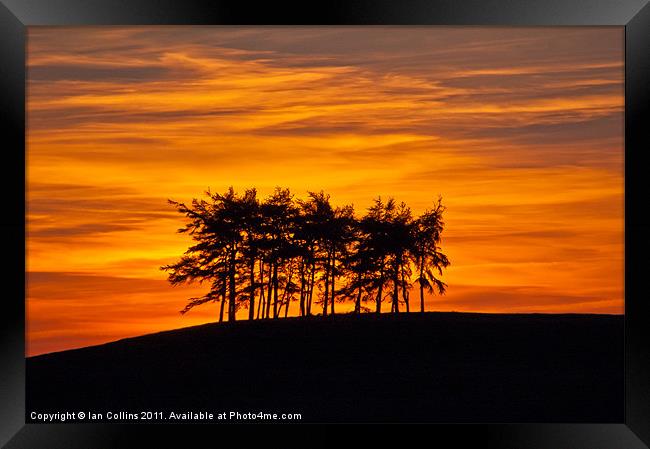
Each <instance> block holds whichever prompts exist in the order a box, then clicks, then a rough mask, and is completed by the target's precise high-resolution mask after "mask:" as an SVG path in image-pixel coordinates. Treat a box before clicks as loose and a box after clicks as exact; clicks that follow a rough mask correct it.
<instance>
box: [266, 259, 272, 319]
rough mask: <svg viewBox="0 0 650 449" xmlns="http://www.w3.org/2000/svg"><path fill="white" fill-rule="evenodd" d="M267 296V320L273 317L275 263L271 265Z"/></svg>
mask: <svg viewBox="0 0 650 449" xmlns="http://www.w3.org/2000/svg"><path fill="white" fill-rule="evenodd" d="M267 288H268V290H267V295H266V318H270V317H271V300H272V297H273V262H271V263H270V264H269V283H268V285H267Z"/></svg>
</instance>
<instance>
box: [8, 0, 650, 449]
mask: <svg viewBox="0 0 650 449" xmlns="http://www.w3.org/2000/svg"><path fill="white" fill-rule="evenodd" d="M150 24H168V25H178V24H230V25H257V24H268V25H273V24H277V25H292V24H296V25H298V24H299V25H338V24H340V25H353V24H358V25H380V24H381V25H408V24H412V25H488V26H490V25H500V26H555V25H585V26H589V25H599V26H600V25H617V26H624V27H625V39H626V43H625V47H626V54H625V67H626V73H625V420H624V422H622V423H619V424H598V423H593V424H570V423H567V424H543V423H540V424H469V425H468V424H464V425H460V424H434V425H432V429H429V430H428V432H429V433H430V441H433V442H435V441H443V440H444V439H451V440H453V441H454V447H495V448H496V447H498V448H518V449H525V448H576V449H577V448H607V449H611V448H629V449H635V448H643V447H647V446H646V445H650V350H649V349H648V347H647V346H646V345H644V343H645V342H647V341H650V338H649V335H648V334H649V333H650V326H649V325H648V324H649V323H650V319H649V318H648V317H649V312H650V305H649V301H648V300H647V294H645V293H646V286H645V282H644V281H645V278H646V276H647V274H646V273H645V271H646V267H647V266H648V263H647V255H648V254H650V237H648V236H649V235H650V213H649V209H650V208H649V207H648V201H647V200H646V198H647V194H648V184H649V183H648V181H647V179H648V177H647V175H646V173H645V171H646V165H645V164H644V163H643V162H644V151H648V149H650V142H649V140H650V139H649V137H648V136H649V133H648V132H647V127H648V123H650V120H649V118H650V117H649V114H648V109H649V106H648V105H649V104H650V33H649V31H650V6H649V5H648V1H647V0H546V1H536V0H509V1H499V0H463V1H460V0H456V1H454V0H402V1H400V2H395V1H390V0H363V1H359V0H356V1H352V0H351V1H347V2H341V1H336V2H334V1H330V2H327V1H322V0H312V1H310V2H303V3H301V4H289V3H288V2H287V3H286V4H281V3H277V2H266V3H261V2H260V3H259V4H253V3H252V2H248V1H245V0H240V1H235V0H214V1H198V0H184V1H178V0H177V1H174V0H0V83H1V85H2V88H1V91H0V111H1V114H2V120H0V123H2V130H3V134H2V137H3V139H2V141H3V145H2V148H3V163H2V171H3V174H2V176H0V179H1V181H0V182H2V192H3V193H4V198H3V208H2V218H1V221H0V226H1V229H2V232H0V235H1V236H2V248H3V249H4V256H5V257H4V259H5V261H6V263H5V264H4V265H5V269H4V272H3V275H4V276H3V279H4V284H5V288H4V289H3V294H2V298H3V301H2V308H1V309H0V320H1V321H2V323H1V324H2V326H1V330H2V333H1V334H0V335H1V337H0V357H1V360H2V363H1V364H0V444H6V447H7V448H22V447H47V448H64V447H65V448H76V447H80V448H91V447H93V448H94V447H131V446H136V445H138V446H139V445H140V444H139V443H138V442H137V441H136V440H137V439H140V438H141V437H144V438H147V440H148V443H149V444H148V445H147V447H153V446H154V445H155V441H161V442H165V444H162V446H170V445H174V443H178V445H179V447H193V444H192V442H193V441H196V440H197V439H199V440H200V439H201V438H204V437H205V438H207V439H206V441H216V440H215V438H216V439H220V438H224V436H223V432H224V428H223V427H222V428H220V429H219V430H218V431H216V430H215V429H214V428H213V427H212V426H209V425H196V426H193V427H192V429H188V428H187V427H186V425H155V426H152V425H142V426H135V425H124V424H121V425H120V424H25V391H24V390H25V339H24V336H25V303H24V297H25V277H24V276H25V270H24V269H25V245H24V242H25V124H26V123H25V71H26V68H25V40H26V27H28V26H36V25H150ZM231 428H232V427H231ZM280 428H281V426H280ZM275 429H277V427H276V428H274V430H273V431H271V430H270V428H269V426H265V429H264V432H265V434H266V435H272V434H273V433H274V432H276V430H275ZM285 429H286V428H285ZM228 432H232V431H231V430H228ZM234 433H236V434H237V435H238V438H239V439H240V441H241V443H242V444H245V443H246V441H247V439H248V438H250V436H249V435H248V434H249V433H250V432H242V429H241V428H238V429H235V431H234ZM366 433H368V434H373V435H374V436H377V435H381V434H382V433H383V430H380V429H373V430H371V431H369V432H368V431H366ZM320 435H323V434H322V433H320ZM136 436H137V437H138V438H137V439H136V438H134V437H136ZM323 436H324V435H323ZM644 443H645V444H644Z"/></svg>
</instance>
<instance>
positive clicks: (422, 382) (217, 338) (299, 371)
mask: <svg viewBox="0 0 650 449" xmlns="http://www.w3.org/2000/svg"><path fill="white" fill-rule="evenodd" d="M26 393H27V421H28V422H31V421H32V420H31V419H30V416H29V415H30V411H37V412H57V411H76V410H84V411H86V412H93V411H95V412H103V413H106V412H107V411H113V412H119V411H127V412H128V411H133V412H138V411H147V410H148V411H164V412H165V413H168V412H169V411H181V412H189V411H205V410H209V411H212V412H215V413H220V412H222V411H226V412H228V411H240V412H242V413H244V412H245V413H248V412H253V413H256V412H260V411H262V412H265V413H266V412H268V413H300V414H301V415H302V421H303V422H305V421H307V422H311V421H321V422H323V421H324V422H350V421H352V422H364V421H388V422H399V421H408V422H412V421H415V422H622V420H623V317H622V316H612V315H537V314H526V315H523V314H517V315H506V314H470V313H433V312H429V313H424V314H419V313H417V314H390V315H389V314H386V315H379V316H377V315H374V314H363V315H361V316H358V315H357V316H354V315H337V316H330V317H326V318H324V317H320V316H319V317H309V318H300V319H298V318H295V319H292V318H289V319H283V320H259V321H251V322H246V321H243V322H234V323H219V324H216V323H215V324H206V325H202V326H195V327H189V328H183V329H178V330H173V331H168V332H161V333H156V334H150V335H144V336H141V337H135V338H128V339H124V340H119V341H116V342H112V343H108V344H104V345H99V346H93V347H87V348H82V349H75V350H70V351H63V352H58V353H52V354H46V355H40V356H36V357H30V358H28V359H27V391H26Z"/></svg>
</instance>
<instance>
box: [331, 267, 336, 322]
mask: <svg viewBox="0 0 650 449" xmlns="http://www.w3.org/2000/svg"><path fill="white" fill-rule="evenodd" d="M335 267H336V255H334V256H332V269H331V271H332V305H331V308H332V315H334V299H336V298H335V294H336V293H335V292H336V290H335V281H336V274H335V270H334V268H335Z"/></svg>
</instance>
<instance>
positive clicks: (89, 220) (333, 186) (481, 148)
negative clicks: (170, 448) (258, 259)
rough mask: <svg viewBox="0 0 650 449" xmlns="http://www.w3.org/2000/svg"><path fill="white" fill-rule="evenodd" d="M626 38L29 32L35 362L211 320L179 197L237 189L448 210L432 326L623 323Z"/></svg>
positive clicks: (30, 314)
mask: <svg viewBox="0 0 650 449" xmlns="http://www.w3.org/2000/svg"><path fill="white" fill-rule="evenodd" d="M623 33H624V30H623V28H622V27H580V28H572V27H562V28H496V27H489V28H477V27H471V28H464V27H368V28H362V27H292V28H284V27H261V28H256V27H72V28H61V27H31V28H30V29H29V35H28V53H27V54H28V71H27V77H28V79H27V110H28V116H27V154H26V160H27V187H26V189H27V345H28V355H35V354H40V353H45V352H51V351H57V350H63V349H69V348H73V347H80V346H87V345H91V344H97V343H102V342H106V341H111V340H115V339H118V338H124V337H128V336H134V335H139V334H144V333H149V332H156V331H161V330H166V329H174V328H179V327H185V326H190V325H195V324H200V323H206V322H211V321H215V320H216V318H217V308H218V306H217V305H214V304H206V305H203V306H201V307H197V308H195V309H193V310H192V311H191V312H189V313H188V314H186V315H182V316H181V315H180V314H179V313H178V312H179V310H181V309H182V308H183V307H184V305H185V304H186V301H187V298H189V297H191V296H195V295H197V294H201V293H202V292H204V291H205V290H206V286H201V285H190V286H176V287H172V286H170V284H169V283H168V282H167V280H166V278H167V275H166V273H164V272H163V271H161V270H160V267H161V266H162V265H164V264H168V263H171V262H174V261H175V260H177V259H178V257H179V256H180V255H181V254H182V253H183V252H184V251H185V249H186V248H187V247H188V245H189V243H190V240H189V238H188V237H187V236H185V235H179V234H177V233H176V231H177V229H178V228H180V227H181V226H182V225H183V223H184V220H183V217H182V216H181V215H180V214H178V212H176V211H175V210H174V208H172V207H170V206H169V204H168V203H167V199H174V200H177V201H183V202H190V201H191V199H192V198H194V197H197V198H198V197H201V196H202V194H203V192H204V191H205V190H207V189H208V188H210V189H211V191H213V192H223V191H225V190H226V189H227V188H228V187H229V186H233V187H234V188H235V189H236V190H237V191H238V192H243V191H244V189H246V188H250V187H256V188H257V189H258V192H259V196H260V197H261V198H264V197H265V196H267V195H268V194H270V193H271V192H272V191H273V189H274V188H275V187H276V186H282V187H288V188H290V189H291V191H292V192H293V193H294V194H295V195H296V197H298V198H305V197H306V195H307V192H308V191H320V190H324V191H325V192H327V193H329V194H331V197H332V202H333V203H334V204H335V205H344V204H354V207H355V211H356V214H357V216H361V215H363V214H364V213H365V211H366V209H367V208H368V207H369V206H370V205H371V203H372V200H373V199H374V198H376V197H377V196H381V197H382V198H388V197H391V196H392V197H395V199H396V200H398V201H405V202H407V203H408V205H409V206H410V207H411V208H412V209H413V212H414V214H419V213H421V212H423V211H424V210H425V209H426V208H428V207H431V205H432V204H433V202H434V201H435V200H436V199H437V197H438V195H441V196H442V198H443V203H444V205H445V206H446V208H447V210H446V212H445V215H444V221H445V229H444V232H443V234H442V235H443V238H442V247H443V249H444V251H445V254H447V255H448V257H449V259H450V260H451V262H452V265H451V266H450V267H449V268H448V269H447V270H446V271H445V274H444V281H445V282H446V283H447V284H448V285H449V288H448V291H447V293H446V295H444V296H438V295H435V296H428V297H427V303H426V304H427V309H428V310H436V311H452V310H454V311H471V312H517V313H518V312H542V313H611V314H621V313H623V304H624V290H623V262H624V246H623V233H624V221H623V200H624V198H623V181H624V176H623V166H624V165H623V164H624V137H623V107H624V95H623V83H624V66H623V61H624V59H623V54H624V53H623V52H624V42H623V39H624V34H623ZM351 308H352V305H351V304H345V305H340V306H339V305H338V304H337V312H344V311H349V310H351ZM296 313H297V305H292V306H291V308H290V314H296ZM240 314H241V318H242V319H243V318H245V317H246V316H247V311H245V310H242V311H241V312H240Z"/></svg>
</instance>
